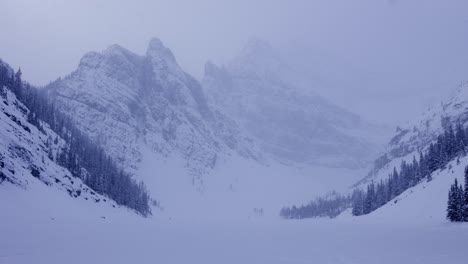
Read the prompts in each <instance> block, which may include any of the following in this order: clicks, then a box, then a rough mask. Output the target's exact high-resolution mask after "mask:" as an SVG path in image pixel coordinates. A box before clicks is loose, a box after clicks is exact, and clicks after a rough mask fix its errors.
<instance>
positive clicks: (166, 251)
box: [0, 189, 468, 264]
mask: <svg viewBox="0 0 468 264" xmlns="http://www.w3.org/2000/svg"><path fill="white" fill-rule="evenodd" d="M9 192H15V193H14V195H13V193H9ZM20 192H21V190H18V189H10V190H8V191H7V194H8V195H5V192H1V193H0V195H1V199H2V201H5V200H4V199H5V198H6V197H10V198H11V197H15V198H16V199H19V201H17V202H15V203H13V204H15V205H16V206H23V207H22V208H21V210H18V208H15V210H8V208H5V207H6V206H7V203H1V211H2V212H8V213H5V214H3V215H2V224H1V225H0V234H2V235H1V236H0V263H11V264H14V263H48V264H50V263H67V264H73V263H77V264H78V263H236V264H237V263H255V264H258V263H286V264H294V263H330V264H332V263H333V264H334V263H359V264H365V263H425V264H428V263H434V264H439V263H454V264H455V263H466V262H464V261H463V258H464V257H465V252H466V250H465V249H466V244H467V243H468V225H466V224H465V225H463V224H449V223H447V222H444V221H442V222H433V223H430V224H428V223H425V224H417V223H415V222H410V223H408V224H404V223H392V221H391V220H388V221H386V222H380V221H365V218H361V219H362V220H361V219H349V218H346V219H343V218H341V219H337V220H326V219H319V220H306V221H285V220H280V219H268V220H266V219H251V220H246V221H238V222H210V221H201V222H197V221H195V222H187V221H171V220H168V219H160V218H158V217H154V218H150V219H143V218H139V217H137V216H134V215H131V214H126V213H122V212H120V214H115V215H113V214H111V215H109V214H108V215H107V217H106V218H105V219H103V218H101V217H99V214H98V213H97V212H93V213H88V214H82V212H83V211H81V210H83V209H84V208H79V207H78V208H73V209H71V210H69V211H68V212H67V213H62V214H60V215H59V214H54V215H55V217H54V218H51V217H50V216H51V214H50V211H49V210H48V209H45V208H46V207H53V206H55V205H53V204H52V205H44V204H40V205H39V207H44V208H37V207H34V206H31V205H30V204H29V206H28V204H26V202H27V201H25V200H21V195H22V194H20ZM23 194H24V193H23ZM18 196H20V197H18ZM29 202H30V201H29ZM30 207H34V208H30ZM5 209H7V210H6V211H5ZM10 209H12V208H10ZM86 210H88V209H86ZM95 213H97V214H95Z"/></svg>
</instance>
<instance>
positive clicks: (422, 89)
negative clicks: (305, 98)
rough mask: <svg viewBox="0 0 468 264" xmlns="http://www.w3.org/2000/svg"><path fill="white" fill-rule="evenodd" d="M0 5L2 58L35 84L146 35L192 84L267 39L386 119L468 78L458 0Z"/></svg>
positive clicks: (324, 83)
mask: <svg viewBox="0 0 468 264" xmlns="http://www.w3.org/2000/svg"><path fill="white" fill-rule="evenodd" d="M0 10H1V13H2V14H1V16H0V25H2V26H1V27H0V34H1V36H2V37H1V38H0V58H2V59H3V60H5V61H7V62H9V63H10V64H11V65H12V66H14V67H18V66H21V67H22V69H23V72H24V76H25V79H26V80H28V81H30V82H31V83H33V84H39V85H42V84H46V83H48V82H49V81H51V80H53V79H56V78H57V77H59V76H63V75H66V74H68V73H70V72H71V71H73V70H74V69H75V68H76V66H77V65H78V62H79V60H80V58H81V56H82V55H83V54H84V53H86V52H87V51H91V50H94V51H100V50H103V49H105V48H106V47H107V46H109V45H110V44H114V43H118V44H120V45H122V46H124V47H126V48H128V49H130V50H132V51H135V52H137V53H140V54H143V53H144V51H145V49H146V45H147V42H148V40H149V39H150V38H151V37H153V36H157V37H159V38H160V39H162V40H163V42H164V43H165V44H166V46H168V47H169V48H171V49H172V51H173V52H174V54H175V55H176V57H177V59H178V61H179V63H180V64H181V66H182V67H183V68H184V69H185V70H186V71H188V72H190V73H192V74H193V75H194V76H196V77H197V78H199V79H200V78H201V77H202V76H203V66H204V63H205V62H206V61H207V60H208V59H210V60H213V61H214V62H215V63H219V64H222V63H225V62H227V61H228V60H229V59H230V58H232V57H233V56H235V54H236V53H238V52H239V50H240V49H241V48H242V45H243V43H244V42H245V41H246V40H247V39H248V37H249V36H257V37H260V38H264V39H265V40H268V41H270V42H271V43H272V45H273V46H274V47H276V48H277V49H278V52H280V53H281V54H282V56H283V57H285V58H286V60H287V61H288V62H289V63H290V64H291V66H292V67H294V68H296V69H297V70H298V71H301V72H303V73H304V74H305V75H307V76H309V78H310V79H311V83H312V84H313V85H311V87H312V88H311V89H315V90H317V91H318V92H319V93H322V94H323V95H325V96H326V97H329V98H330V100H331V101H334V102H336V103H338V104H340V105H342V106H344V107H346V108H349V109H351V110H353V111H355V112H357V113H358V114H361V115H362V116H363V117H365V118H368V119H370V120H373V121H381V122H384V123H390V124H397V123H401V122H403V121H405V120H406V119H408V118H414V117H415V116H418V115H419V113H420V112H421V111H422V110H423V109H424V108H425V107H426V106H427V105H428V104H430V103H432V102H436V101H438V99H437V98H438V97H441V96H442V94H443V93H444V92H447V91H449V90H451V89H453V88H455V87H456V85H457V84H458V83H460V82H461V81H462V80H467V79H468V52H467V49H468V1H466V0H315V1H314V0H287V1H286V0H285V1H280V0H226V1H220V0H197V1H194V0H153V1H149V0H147V1H145V0H133V1H119V0H63V1H59V0H41V1H37V0H0ZM403 112H407V113H408V114H406V115H404V114H402V113H403Z"/></svg>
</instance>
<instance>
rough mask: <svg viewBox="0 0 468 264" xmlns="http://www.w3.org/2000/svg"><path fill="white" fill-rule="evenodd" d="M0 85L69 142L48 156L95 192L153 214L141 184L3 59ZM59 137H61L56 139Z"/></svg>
mask: <svg viewBox="0 0 468 264" xmlns="http://www.w3.org/2000/svg"><path fill="white" fill-rule="evenodd" d="M0 87H5V88H6V89H9V90H10V91H12V92H13V93H14V94H15V95H16V97H17V99H18V100H19V101H20V102H21V103H23V104H24V105H25V106H26V107H27V108H28V110H29V111H28V116H27V118H28V122H29V123H31V124H32V125H34V126H35V127H37V129H38V130H39V131H41V132H42V133H45V132H44V127H43V126H44V125H45V124H47V125H48V126H49V127H50V129H52V131H54V132H55V133H56V134H57V135H58V136H59V137H61V138H62V139H63V140H65V142H66V144H65V145H64V146H63V147H62V148H61V149H60V151H59V153H57V154H56V155H55V157H54V155H52V153H51V152H49V159H51V160H52V161H55V162H56V163H57V164H59V165H60V166H62V167H64V168H66V169H68V170H69V171H70V173H71V174H72V175H73V176H74V177H77V178H80V179H81V180H82V181H83V182H84V183H85V184H86V185H87V186H88V187H90V188H91V189H92V190H94V191H95V192H96V193H98V194H101V195H104V196H107V197H109V198H110V199H112V200H114V201H115V202H116V203H117V204H119V205H122V206H126V207H128V208H131V209H133V210H135V211H136V212H138V213H139V214H141V215H143V216H147V215H150V214H151V210H150V206H149V202H150V197H149V195H148V192H147V191H146V188H145V186H144V185H143V184H142V183H137V182H135V181H134V180H133V179H132V178H131V176H130V175H129V174H127V173H125V172H123V171H122V170H121V169H119V168H118V167H117V166H116V164H115V163H114V162H113V161H112V160H111V158H110V157H109V156H107V155H106V154H105V153H104V151H103V150H102V149H101V148H100V147H99V146H97V145H96V144H94V143H93V142H92V141H91V140H90V139H89V138H88V137H87V136H85V135H84V134H83V133H81V132H80V131H79V130H78V129H77V127H76V126H75V125H74V124H73V123H72V122H71V121H70V119H69V118H67V117H66V116H65V115H63V114H62V113H60V112H59V111H58V110H57V109H56V108H55V107H54V105H53V103H52V102H51V101H50V100H49V99H48V97H47V95H46V94H45V93H44V92H42V91H41V90H40V89H37V88H35V87H31V86H30V85H29V84H27V83H24V82H23V81H22V79H21V70H18V71H17V72H16V73H14V72H13V71H12V70H11V68H10V67H9V66H8V65H7V64H5V63H3V62H2V61H0ZM55 140H58V139H55Z"/></svg>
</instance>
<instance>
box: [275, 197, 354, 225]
mask: <svg viewBox="0 0 468 264" xmlns="http://www.w3.org/2000/svg"><path fill="white" fill-rule="evenodd" d="M351 202H352V199H351V196H349V195H348V196H344V195H340V194H338V193H335V192H333V193H331V194H329V195H328V196H326V197H319V198H317V199H315V200H313V201H311V202H309V203H308V204H306V205H302V206H299V207H296V206H295V205H294V206H291V207H284V208H283V209H281V211H280V215H281V217H283V218H287V219H302V218H314V217H330V218H334V217H336V216H338V215H339V214H340V213H341V212H343V211H344V210H346V209H347V208H349V207H350V206H351V204H352V203H351Z"/></svg>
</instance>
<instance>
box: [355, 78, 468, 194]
mask: <svg viewBox="0 0 468 264" xmlns="http://www.w3.org/2000/svg"><path fill="white" fill-rule="evenodd" d="M457 124H460V125H461V126H462V127H464V128H465V129H466V128H467V127H468V83H463V84H461V85H460V86H459V87H458V88H457V89H455V90H454V91H453V92H452V93H449V96H448V97H447V99H445V100H443V101H442V102H440V104H436V105H434V106H432V107H430V108H429V109H428V110H427V111H426V112H424V113H423V114H422V116H421V117H420V118H419V120H418V121H416V122H415V123H413V124H407V125H406V126H405V127H399V128H398V129H397V131H396V133H395V135H394V136H393V138H392V139H391V140H390V142H389V143H388V145H387V147H386V150H385V152H384V153H383V154H382V155H381V156H380V157H379V158H378V159H377V160H376V161H375V162H374V166H373V169H372V170H371V172H370V173H369V175H368V176H367V177H365V178H364V179H363V180H362V181H360V182H358V184H357V185H359V184H362V183H369V182H370V181H371V180H375V181H379V180H380V179H384V178H386V177H387V176H388V174H390V173H391V172H392V170H393V168H394V167H396V168H397V169H399V167H400V164H401V162H402V161H406V162H412V160H413V157H416V158H419V153H420V152H424V151H427V150H428V148H429V145H430V143H432V142H434V141H435V140H436V139H437V137H438V136H439V135H441V134H443V133H444V132H445V130H446V129H447V128H448V127H450V126H452V127H455V126H456V125H457Z"/></svg>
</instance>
